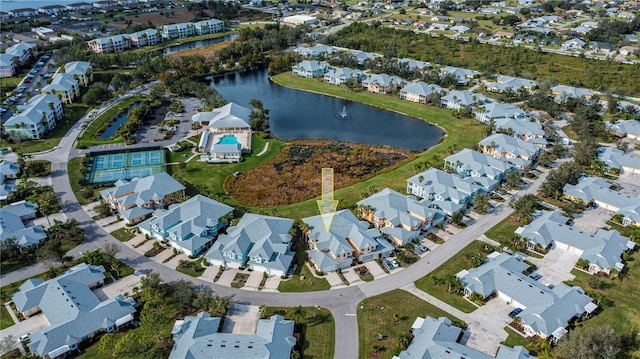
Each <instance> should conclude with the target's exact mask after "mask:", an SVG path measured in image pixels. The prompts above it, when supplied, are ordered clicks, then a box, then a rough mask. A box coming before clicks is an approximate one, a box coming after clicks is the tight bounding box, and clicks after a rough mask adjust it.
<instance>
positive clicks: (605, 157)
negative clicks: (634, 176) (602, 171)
mask: <svg viewBox="0 0 640 359" xmlns="http://www.w3.org/2000/svg"><path fill="white" fill-rule="evenodd" d="M598 158H599V159H600V160H601V161H603V162H604V163H605V165H606V166H607V167H609V168H621V167H628V168H634V169H640V157H637V156H634V155H630V154H628V153H624V152H622V151H620V150H619V149H617V148H615V147H607V146H605V147H601V148H600V149H599V150H598Z"/></svg>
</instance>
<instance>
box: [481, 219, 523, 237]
mask: <svg viewBox="0 0 640 359" xmlns="http://www.w3.org/2000/svg"><path fill="white" fill-rule="evenodd" d="M518 227H519V225H518V222H516V218H515V217H513V216H509V217H507V218H505V219H503V220H502V221H500V222H498V224H496V225H495V226H493V228H491V229H490V230H488V231H487V232H486V233H485V236H487V237H489V238H490V239H493V240H494V241H496V242H500V243H504V242H510V241H511V240H512V239H513V236H514V233H513V232H515V230H516V229H518Z"/></svg>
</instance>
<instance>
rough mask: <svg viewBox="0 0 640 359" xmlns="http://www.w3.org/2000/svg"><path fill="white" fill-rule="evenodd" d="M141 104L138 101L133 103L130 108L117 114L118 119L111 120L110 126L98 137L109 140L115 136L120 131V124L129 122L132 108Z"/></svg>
mask: <svg viewBox="0 0 640 359" xmlns="http://www.w3.org/2000/svg"><path fill="white" fill-rule="evenodd" d="M138 106H140V102H136V103H134V104H133V105H131V107H129V109H127V111H125V112H123V113H121V114H119V115H116V120H115V121H113V122H111V124H110V125H109V127H107V128H106V129H105V130H104V132H103V133H101V134H100V135H98V136H96V138H97V139H99V140H108V139H110V138H111V137H113V136H115V134H116V132H117V131H118V129H119V128H120V125H122V124H124V123H126V122H127V119H128V118H127V117H128V116H129V111H131V110H132V109H134V108H136V107H138Z"/></svg>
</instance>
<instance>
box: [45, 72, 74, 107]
mask: <svg viewBox="0 0 640 359" xmlns="http://www.w3.org/2000/svg"><path fill="white" fill-rule="evenodd" d="M40 92H41V93H43V94H53V95H57V96H58V97H59V98H60V100H62V102H64V103H72V102H73V100H75V98H76V97H78V96H80V87H79V84H78V80H76V79H75V77H74V76H73V75H71V74H67V73H57V74H55V75H54V76H53V78H52V79H51V83H50V84H48V85H46V86H45V87H43V88H42V89H41V90H40Z"/></svg>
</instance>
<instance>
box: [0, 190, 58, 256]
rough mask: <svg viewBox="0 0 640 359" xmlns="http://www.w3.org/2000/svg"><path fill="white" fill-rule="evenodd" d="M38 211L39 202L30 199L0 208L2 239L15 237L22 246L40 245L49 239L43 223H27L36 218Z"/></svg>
mask: <svg viewBox="0 0 640 359" xmlns="http://www.w3.org/2000/svg"><path fill="white" fill-rule="evenodd" d="M37 212H38V204H37V203H33V202H29V201H20V202H15V203H12V204H10V205H8V206H5V207H2V208H0V241H3V242H4V241H5V240H7V239H8V238H15V240H16V243H17V244H18V245H20V247H21V248H29V247H39V246H40V245H41V244H42V243H43V242H44V241H45V240H46V239H47V232H45V230H44V228H42V226H41V225H27V224H26V221H28V220H30V219H34V218H36V213H37Z"/></svg>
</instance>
